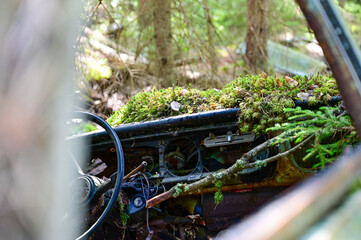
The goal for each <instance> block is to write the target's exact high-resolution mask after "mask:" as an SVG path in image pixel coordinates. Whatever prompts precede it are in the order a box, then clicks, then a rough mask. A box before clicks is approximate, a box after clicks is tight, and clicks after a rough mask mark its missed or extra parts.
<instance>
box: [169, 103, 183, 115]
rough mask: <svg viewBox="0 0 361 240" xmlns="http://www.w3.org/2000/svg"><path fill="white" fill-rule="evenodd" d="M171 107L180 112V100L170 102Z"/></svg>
mask: <svg viewBox="0 0 361 240" xmlns="http://www.w3.org/2000/svg"><path fill="white" fill-rule="evenodd" d="M170 107H171V108H172V110H174V111H177V112H178V111H179V109H180V107H181V104H180V103H179V102H176V101H173V102H171V103H170Z"/></svg>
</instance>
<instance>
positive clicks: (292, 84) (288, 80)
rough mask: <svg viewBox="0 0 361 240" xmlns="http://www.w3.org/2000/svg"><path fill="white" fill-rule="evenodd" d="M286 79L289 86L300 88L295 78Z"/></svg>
mask: <svg viewBox="0 0 361 240" xmlns="http://www.w3.org/2000/svg"><path fill="white" fill-rule="evenodd" d="M285 79H286V82H288V84H289V85H291V86H292V87H296V86H298V82H297V81H296V80H294V79H293V78H290V77H288V76H286V77H285Z"/></svg>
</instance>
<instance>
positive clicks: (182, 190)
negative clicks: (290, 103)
mask: <svg viewBox="0 0 361 240" xmlns="http://www.w3.org/2000/svg"><path fill="white" fill-rule="evenodd" d="M278 137H279V136H277V137H274V138H272V139H269V140H267V141H265V142H264V143H262V144H260V145H258V146H257V147H255V148H253V149H252V150H250V151H248V152H247V153H245V154H244V155H243V156H242V157H241V158H240V159H238V160H237V161H236V162H235V163H234V164H233V165H232V166H231V167H229V168H227V169H225V170H223V171H220V172H217V173H215V172H213V173H210V174H209V175H208V176H207V177H205V178H203V179H201V180H199V181H196V182H194V183H191V184H186V183H178V184H177V185H175V186H174V187H172V188H171V189H169V190H168V191H166V192H164V193H162V194H160V195H157V196H155V197H153V198H151V199H149V200H148V201H147V208H151V207H154V206H155V205H156V204H159V203H161V202H163V201H166V200H168V199H170V198H176V197H178V196H182V195H186V194H187V193H192V192H197V191H199V190H200V189H203V188H205V187H207V186H210V185H212V184H215V183H217V182H219V181H222V182H224V181H226V180H227V179H229V178H231V177H232V176H233V175H235V174H237V173H238V172H240V171H242V170H243V169H248V168H254V167H262V166H266V165H267V164H269V163H271V162H274V161H276V160H278V159H280V158H283V157H285V156H287V155H289V154H292V153H293V152H295V151H296V150H297V149H299V148H301V147H303V146H304V145H305V144H306V143H308V142H310V140H312V139H313V137H314V136H313V135H311V136H309V137H308V138H306V139H304V140H303V141H302V142H301V143H299V144H298V145H296V146H294V147H293V148H291V149H290V150H288V151H285V152H282V153H279V154H277V155H275V156H272V157H269V158H267V159H264V160H258V161H255V162H250V161H251V160H252V159H253V157H254V156H256V155H257V154H258V153H260V152H261V151H263V150H265V149H267V148H269V147H270V146H271V145H272V144H273V143H275V142H276V141H277V140H278Z"/></svg>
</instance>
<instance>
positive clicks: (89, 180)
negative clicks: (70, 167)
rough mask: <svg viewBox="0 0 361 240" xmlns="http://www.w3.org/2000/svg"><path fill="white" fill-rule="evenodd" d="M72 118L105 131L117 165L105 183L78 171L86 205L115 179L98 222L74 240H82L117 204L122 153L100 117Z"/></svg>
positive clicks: (78, 115)
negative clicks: (113, 149)
mask: <svg viewBox="0 0 361 240" xmlns="http://www.w3.org/2000/svg"><path fill="white" fill-rule="evenodd" d="M73 118H79V119H83V120H89V121H92V122H95V123H96V124H98V125H100V126H101V127H103V128H104V129H105V131H106V132H107V133H108V134H109V136H110V138H111V140H112V142H113V143H114V148H115V150H116V154H117V163H118V167H117V174H116V175H114V174H113V175H112V177H111V180H110V181H109V182H105V183H104V181H103V180H101V179H99V178H97V177H95V176H91V175H88V174H84V173H83V172H82V171H81V169H80V168H79V169H78V170H79V171H78V172H79V174H80V176H79V177H78V178H77V180H78V179H80V181H81V184H82V185H85V186H86V190H85V191H86V194H85V196H83V197H85V198H86V203H89V202H90V201H92V200H93V199H94V198H95V197H96V196H100V195H101V194H103V193H104V192H105V191H106V190H108V189H109V188H110V187H111V185H112V184H113V183H114V179H115V187H114V190H113V194H112V196H111V198H110V200H109V202H108V205H107V206H106V207H105V209H104V211H103V213H102V214H101V215H100V217H99V218H98V220H97V221H96V222H95V223H94V224H93V225H92V226H90V228H89V229H88V230H86V231H85V232H84V233H83V234H82V235H81V236H79V237H78V238H77V239H76V240H83V239H88V238H89V237H90V236H91V234H92V233H94V232H95V230H97V229H98V228H99V227H100V226H101V225H102V224H103V222H104V221H105V219H106V218H107V217H108V215H109V214H110V212H111V210H112V208H113V207H114V205H115V203H116V202H117V198H118V195H119V193H120V189H121V187H122V182H123V178H124V153H123V148H122V145H121V143H120V140H119V138H118V136H117V134H116V133H115V131H114V129H113V128H112V127H111V126H110V125H109V124H108V123H107V122H106V121H104V120H103V119H101V118H100V117H98V116H96V115H94V114H91V113H87V112H74V114H73ZM78 166H79V165H78Z"/></svg>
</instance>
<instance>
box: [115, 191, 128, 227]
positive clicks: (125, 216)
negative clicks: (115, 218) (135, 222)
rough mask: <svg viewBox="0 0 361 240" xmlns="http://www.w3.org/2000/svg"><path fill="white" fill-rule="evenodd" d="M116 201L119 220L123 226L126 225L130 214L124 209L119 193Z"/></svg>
mask: <svg viewBox="0 0 361 240" xmlns="http://www.w3.org/2000/svg"><path fill="white" fill-rule="evenodd" d="M118 201H119V212H120V221H121V223H122V226H123V227H124V228H125V227H126V226H127V222H128V220H129V218H130V216H129V215H128V214H127V213H126V211H125V206H124V203H123V199H122V197H121V195H119V199H118Z"/></svg>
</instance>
